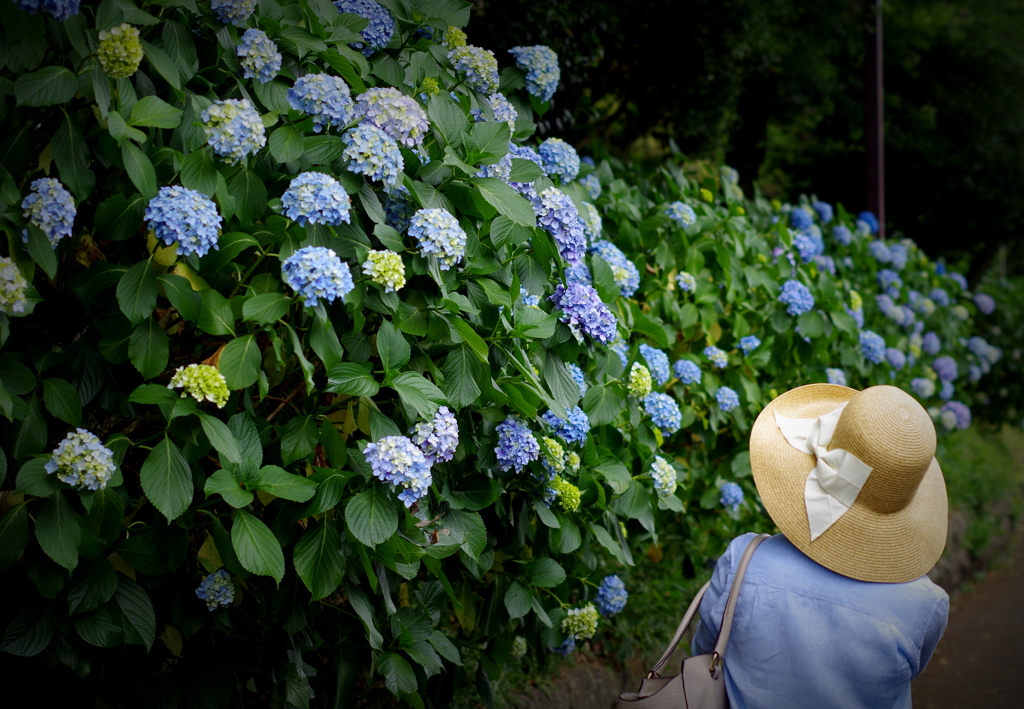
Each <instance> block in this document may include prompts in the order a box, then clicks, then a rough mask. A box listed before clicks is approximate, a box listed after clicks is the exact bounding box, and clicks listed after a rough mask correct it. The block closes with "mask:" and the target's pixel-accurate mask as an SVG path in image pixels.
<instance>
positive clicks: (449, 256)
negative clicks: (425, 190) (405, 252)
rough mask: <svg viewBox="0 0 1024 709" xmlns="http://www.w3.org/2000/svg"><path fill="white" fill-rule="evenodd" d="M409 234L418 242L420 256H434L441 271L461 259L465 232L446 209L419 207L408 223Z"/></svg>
mask: <svg viewBox="0 0 1024 709" xmlns="http://www.w3.org/2000/svg"><path fill="white" fill-rule="evenodd" d="M409 236H411V237H413V238H414V239H416V240H417V241H418V242H419V247H420V254H421V255H422V256H434V257H436V258H437V263H438V266H439V267H440V268H441V270H442V271H447V270H448V269H450V268H451V267H452V266H454V265H455V264H457V263H458V262H459V261H461V260H462V255H463V254H464V253H465V251H466V232H465V231H464V230H463V229H462V227H461V226H459V222H458V220H457V219H456V218H455V217H453V216H452V214H451V212H449V211H448V210H447V209H442V208H440V207H437V208H433V209H421V210H419V211H418V212H416V214H414V215H413V217H412V219H411V220H410V223H409Z"/></svg>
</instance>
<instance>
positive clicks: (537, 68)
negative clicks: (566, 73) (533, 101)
mask: <svg viewBox="0 0 1024 709" xmlns="http://www.w3.org/2000/svg"><path fill="white" fill-rule="evenodd" d="M508 53H509V54H511V55H512V56H514V57H515V58H516V66H518V67H519V68H520V69H522V70H524V71H525V72H526V90H527V91H529V92H530V95H531V96H536V97H537V98H538V99H540V100H541V101H549V100H550V99H551V97H552V96H553V95H554V94H555V89H557V88H558V80H559V79H560V78H561V74H562V73H561V70H560V69H559V68H558V55H557V54H555V52H554V51H553V50H552V49H551V48H550V47H545V46H544V45H542V44H538V45H535V46H533V47H512V49H510V50H508Z"/></svg>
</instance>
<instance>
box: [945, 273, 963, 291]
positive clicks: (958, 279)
mask: <svg viewBox="0 0 1024 709" xmlns="http://www.w3.org/2000/svg"><path fill="white" fill-rule="evenodd" d="M949 279H950V280H951V281H953V282H954V283H956V284H957V285H958V286H960V290H967V279H966V278H964V275H963V274H962V273H957V272H956V271H950V272H949Z"/></svg>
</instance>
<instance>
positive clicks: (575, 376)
mask: <svg viewBox="0 0 1024 709" xmlns="http://www.w3.org/2000/svg"><path fill="white" fill-rule="evenodd" d="M565 366H566V367H567V368H568V369H569V374H571V375H572V380H573V381H574V382H576V386H578V387H579V388H580V396H581V397H583V396H585V395H586V393H587V389H588V388H589V387H588V386H587V379H586V377H585V376H584V375H583V370H582V369H580V368H579V366H578V365H575V364H573V363H572V362H570V363H569V364H566V365H565Z"/></svg>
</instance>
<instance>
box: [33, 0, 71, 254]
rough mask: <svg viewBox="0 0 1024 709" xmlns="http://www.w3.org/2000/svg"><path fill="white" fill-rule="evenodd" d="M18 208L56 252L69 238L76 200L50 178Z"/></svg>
mask: <svg viewBox="0 0 1024 709" xmlns="http://www.w3.org/2000/svg"><path fill="white" fill-rule="evenodd" d="M43 9H46V8H43ZM21 208H22V209H23V210H25V211H24V212H22V216H23V217H25V218H26V219H28V220H29V221H30V222H31V223H32V224H35V225H36V226H37V227H39V229H40V230H42V232H43V233H44V234H46V238H47V239H49V240H50V246H52V247H53V248H57V242H59V241H60V240H61V239H63V238H64V237H66V236H71V227H72V226H73V225H74V223H75V216H77V214H78V207H76V206H75V198H74V197H72V196H71V193H70V192H68V191H67V190H66V189H64V185H62V184H61V182H60V180H57V179H54V178H53V177H41V178H40V179H38V180H35V181H33V182H32V189H31V192H29V193H28V195H27V196H26V197H25V199H23V200H22V202H21ZM21 234H22V241H24V242H25V243H28V229H25V230H24V231H22V233H21Z"/></svg>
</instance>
